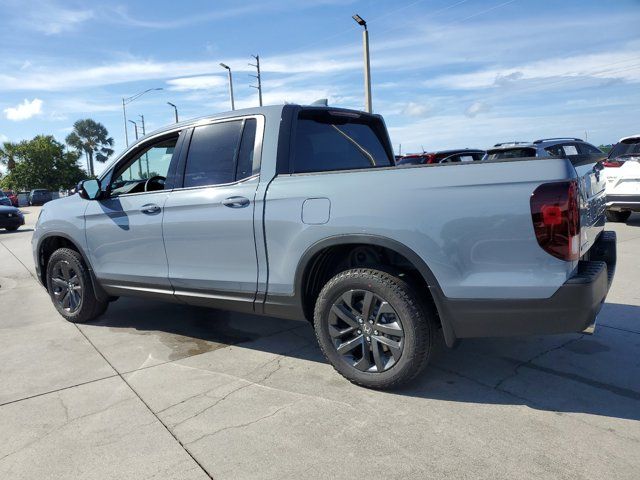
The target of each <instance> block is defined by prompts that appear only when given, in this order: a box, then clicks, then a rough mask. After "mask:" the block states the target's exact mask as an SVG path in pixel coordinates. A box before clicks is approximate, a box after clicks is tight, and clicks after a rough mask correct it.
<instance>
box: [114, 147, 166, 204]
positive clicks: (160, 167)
mask: <svg viewBox="0 0 640 480" xmlns="http://www.w3.org/2000/svg"><path fill="white" fill-rule="evenodd" d="M177 142H178V137H177V136H176V137H171V138H167V139H164V140H162V141H160V142H158V143H155V144H153V145H151V146H150V147H149V148H147V149H146V150H143V151H142V152H140V153H139V154H137V155H135V156H134V157H133V158H132V159H131V160H129V161H128V162H127V163H126V164H125V165H124V166H123V167H122V168H120V170H119V171H118V173H117V174H116V176H115V177H114V179H113V180H112V181H111V185H110V188H111V195H121V194H123V193H135V192H138V191H141V190H140V189H141V188H142V187H141V186H140V187H138V185H142V184H144V182H146V180H147V179H149V178H151V177H161V178H162V179H165V178H166V176H167V174H168V172H169V165H170V164H171V157H173V151H174V150H175V147H176V143H177ZM161 188H162V181H160V182H154V184H153V189H154V190H158V189H161Z"/></svg>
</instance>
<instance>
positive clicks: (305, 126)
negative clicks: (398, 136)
mask: <svg viewBox="0 0 640 480" xmlns="http://www.w3.org/2000/svg"><path fill="white" fill-rule="evenodd" d="M378 123H380V122H378ZM383 130H384V129H383V128H381V125H377V124H376V122H375V121H374V120H373V119H371V118H370V117H349V116H339V115H331V114H329V113H323V112H313V113H311V114H306V112H301V113H300V116H299V118H298V123H297V126H296V136H295V153H294V164H293V171H294V173H301V172H324V171H332V170H351V169H362V168H376V167H389V166H392V165H393V164H394V161H393V157H392V156H391V155H390V153H389V152H387V150H386V148H385V143H384V138H383Z"/></svg>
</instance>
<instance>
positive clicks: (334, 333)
mask: <svg viewBox="0 0 640 480" xmlns="http://www.w3.org/2000/svg"><path fill="white" fill-rule="evenodd" d="M355 331H356V327H347V328H343V329H342V330H340V329H338V328H336V327H335V326H333V325H329V335H331V337H332V338H343V337H345V336H347V335H349V334H352V333H354V332H355Z"/></svg>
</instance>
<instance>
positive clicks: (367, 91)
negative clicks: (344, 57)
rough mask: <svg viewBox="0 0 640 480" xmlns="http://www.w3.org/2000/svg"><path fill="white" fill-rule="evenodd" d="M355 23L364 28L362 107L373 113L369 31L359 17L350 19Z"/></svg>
mask: <svg viewBox="0 0 640 480" xmlns="http://www.w3.org/2000/svg"><path fill="white" fill-rule="evenodd" d="M352 18H353V19H354V20H355V21H356V23H357V24H358V25H360V26H362V27H363V28H364V30H362V46H363V50H364V107H365V110H366V111H367V112H368V113H371V112H373V107H372V105H371V62H370V59H369V30H367V22H365V21H364V19H363V18H362V17H361V16H360V15H357V14H356V15H354V16H353V17H352Z"/></svg>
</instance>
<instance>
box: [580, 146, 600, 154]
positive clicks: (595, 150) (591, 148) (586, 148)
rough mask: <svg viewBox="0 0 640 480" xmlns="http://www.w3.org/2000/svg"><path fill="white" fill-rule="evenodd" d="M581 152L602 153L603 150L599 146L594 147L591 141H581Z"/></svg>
mask: <svg viewBox="0 0 640 480" xmlns="http://www.w3.org/2000/svg"><path fill="white" fill-rule="evenodd" d="M578 145H579V146H580V153H582V154H583V155H602V151H601V150H600V149H599V148H596V147H594V146H593V145H591V144H589V143H580V144H578Z"/></svg>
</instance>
